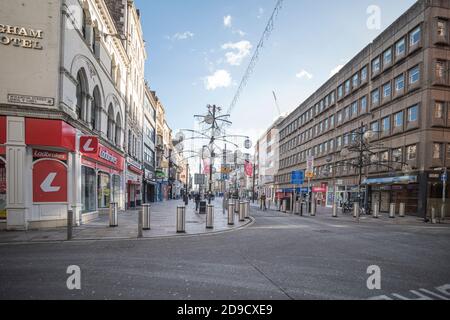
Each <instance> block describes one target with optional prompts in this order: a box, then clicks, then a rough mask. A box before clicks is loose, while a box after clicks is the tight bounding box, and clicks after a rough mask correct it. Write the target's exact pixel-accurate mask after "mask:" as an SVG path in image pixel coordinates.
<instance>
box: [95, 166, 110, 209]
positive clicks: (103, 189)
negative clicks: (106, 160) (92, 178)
mask: <svg viewBox="0 0 450 320" xmlns="http://www.w3.org/2000/svg"><path fill="white" fill-rule="evenodd" d="M97 194H98V207H99V208H108V207H109V205H110V203H111V181H110V177H109V174H107V173H102V172H100V173H99V174H98V176H97Z"/></svg>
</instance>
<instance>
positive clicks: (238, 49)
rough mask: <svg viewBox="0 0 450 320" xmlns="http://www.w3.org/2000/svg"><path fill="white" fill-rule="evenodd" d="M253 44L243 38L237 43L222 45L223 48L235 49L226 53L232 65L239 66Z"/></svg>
mask: <svg viewBox="0 0 450 320" xmlns="http://www.w3.org/2000/svg"><path fill="white" fill-rule="evenodd" d="M252 47H253V46H252V44H251V43H250V42H249V41H246V40H243V41H239V42H235V43H231V42H229V43H225V44H224V45H222V49H223V50H234V52H232V51H229V52H227V53H225V57H226V59H227V62H228V63H229V64H230V65H232V66H239V65H240V64H241V63H242V60H244V59H245V58H246V57H247V56H248V55H249V54H250V50H251V49H252Z"/></svg>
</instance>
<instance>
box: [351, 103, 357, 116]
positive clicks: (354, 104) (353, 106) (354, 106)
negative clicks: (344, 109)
mask: <svg viewBox="0 0 450 320" xmlns="http://www.w3.org/2000/svg"><path fill="white" fill-rule="evenodd" d="M357 115H358V101H355V102H353V104H352V116H353V117H355V116H357Z"/></svg>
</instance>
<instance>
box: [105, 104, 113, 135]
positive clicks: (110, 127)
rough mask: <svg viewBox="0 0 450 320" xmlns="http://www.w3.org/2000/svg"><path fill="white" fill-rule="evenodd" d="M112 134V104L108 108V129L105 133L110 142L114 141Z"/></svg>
mask: <svg viewBox="0 0 450 320" xmlns="http://www.w3.org/2000/svg"><path fill="white" fill-rule="evenodd" d="M114 132H115V128H114V109H113V106H112V104H110V105H109V107H108V128H107V132H106V135H107V137H108V139H109V140H110V141H114Z"/></svg>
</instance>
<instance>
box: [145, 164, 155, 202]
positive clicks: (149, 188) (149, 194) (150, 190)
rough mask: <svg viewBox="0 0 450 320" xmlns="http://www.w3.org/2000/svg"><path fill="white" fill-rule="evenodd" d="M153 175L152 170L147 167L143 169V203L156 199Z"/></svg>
mask: <svg viewBox="0 0 450 320" xmlns="http://www.w3.org/2000/svg"><path fill="white" fill-rule="evenodd" d="M154 177H155V175H154V173H153V171H151V170H148V169H145V170H144V194H143V197H144V198H143V201H144V203H153V202H156V201H157V200H156V195H157V183H156V180H155V179H154Z"/></svg>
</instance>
